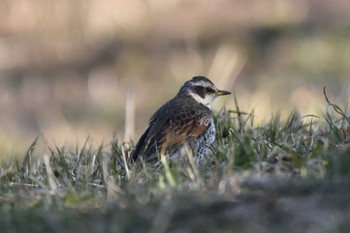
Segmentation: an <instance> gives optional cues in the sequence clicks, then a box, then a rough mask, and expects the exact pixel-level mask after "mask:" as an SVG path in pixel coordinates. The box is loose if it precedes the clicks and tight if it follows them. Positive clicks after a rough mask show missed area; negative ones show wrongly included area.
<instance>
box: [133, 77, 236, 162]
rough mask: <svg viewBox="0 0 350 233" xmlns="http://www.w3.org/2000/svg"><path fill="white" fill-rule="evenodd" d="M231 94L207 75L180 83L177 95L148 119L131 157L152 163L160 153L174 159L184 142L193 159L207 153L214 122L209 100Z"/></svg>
mask: <svg viewBox="0 0 350 233" xmlns="http://www.w3.org/2000/svg"><path fill="white" fill-rule="evenodd" d="M228 94H231V93H230V92H228V91H223V90H219V89H218V88H217V87H216V86H215V85H214V84H213V83H212V82H211V81H210V80H209V79H208V78H206V77H203V76H196V77H193V78H192V79H191V80H189V81H187V82H185V83H184V85H183V86H182V87H181V88H180V91H179V92H178V94H177V95H176V96H175V97H174V98H173V99H171V100H169V101H168V102H167V103H165V104H164V105H163V106H162V107H161V108H160V109H158V110H157V111H156V112H155V113H154V114H153V116H152V117H151V119H150V120H149V126H148V128H147V129H146V131H145V132H144V133H143V135H142V136H141V138H140V139H139V141H138V143H137V144H136V147H135V150H134V151H133V152H132V154H131V158H132V159H133V161H134V162H135V161H136V160H137V159H138V158H140V157H141V158H142V159H143V160H144V161H146V162H151V163H156V162H158V161H159V160H160V156H161V153H163V152H165V155H166V156H167V157H169V158H171V159H174V158H177V157H178V156H179V155H180V154H181V153H182V152H181V149H182V148H184V145H186V144H187V145H188V146H189V148H191V149H192V150H193V152H194V155H196V156H197V162H198V161H200V160H202V159H203V158H204V157H206V155H207V154H208V153H209V152H210V149H209V147H210V145H211V144H212V143H213V142H214V141H215V125H214V119H213V113H212V110H211V102H212V101H213V100H214V99H215V97H217V96H221V95H228Z"/></svg>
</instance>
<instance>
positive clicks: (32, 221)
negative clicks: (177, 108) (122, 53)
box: [0, 104, 350, 233]
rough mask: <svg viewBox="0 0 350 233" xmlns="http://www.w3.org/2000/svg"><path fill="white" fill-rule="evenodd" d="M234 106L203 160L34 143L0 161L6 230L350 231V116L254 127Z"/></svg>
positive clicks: (0, 205)
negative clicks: (135, 158) (142, 157)
mask: <svg viewBox="0 0 350 233" xmlns="http://www.w3.org/2000/svg"><path fill="white" fill-rule="evenodd" d="M236 106H237V107H236V109H234V110H227V109H223V110H222V111H220V112H219V113H218V114H217V115H216V117H215V123H216V127H217V141H216V142H215V144H213V145H212V148H211V149H212V151H213V155H212V156H210V157H209V158H208V159H207V161H206V162H205V163H203V164H201V165H200V166H196V165H195V162H194V160H195V158H194V155H192V153H191V151H188V153H187V155H184V156H183V157H181V158H180V159H179V160H178V161H175V162H174V161H166V160H163V161H162V163H161V164H160V165H159V166H157V167H153V166H150V165H149V164H144V163H140V164H139V165H140V166H138V169H136V168H135V167H133V166H131V163H130V160H129V154H130V151H131V150H132V148H133V146H134V143H133V142H120V141H118V140H117V139H114V140H112V142H111V143H108V144H103V145H99V146H96V145H94V142H93V140H92V139H91V138H88V139H87V140H86V143H85V144H84V145H83V146H82V147H78V146H77V147H76V148H69V147H67V146H63V147H58V146H50V145H48V143H45V140H44V139H43V138H37V139H35V140H34V141H33V144H32V145H31V146H30V147H29V149H28V152H27V153H26V154H25V155H24V157H23V161H18V160H15V159H14V160H10V161H3V164H2V165H1V170H0V232H3V233H10V232H11V233H12V232H94V233H98V232H348V230H349V229H350V221H349V220H350V205H349V204H348V203H350V196H349V192H350V179H349V174H350V157H349V154H350V148H349V147H348V146H347V143H348V139H349V135H350V133H349V131H350V130H349V126H348V125H349V122H348V119H347V118H346V117H344V116H343V115H337V113H336V112H332V110H333V109H329V111H327V112H326V113H324V114H323V116H322V117H317V116H313V115H312V116H311V115H310V116H300V115H299V114H298V113H292V114H290V116H289V118H287V119H285V120H283V119H281V118H280V117H279V116H278V115H274V116H272V117H271V119H270V120H269V121H268V122H267V123H264V124H260V125H256V124H255V123H254V112H251V113H244V112H242V111H241V110H240V109H239V107H238V104H236ZM331 106H332V105H331ZM333 107H334V106H333ZM337 107H338V106H337ZM338 108H339V107H338ZM334 109H335V108H334ZM339 109H340V108H339ZM333 114H334V115H333ZM39 143H44V145H46V146H44V147H43V148H42V149H40V150H39V151H38V148H37V147H38V145H39Z"/></svg>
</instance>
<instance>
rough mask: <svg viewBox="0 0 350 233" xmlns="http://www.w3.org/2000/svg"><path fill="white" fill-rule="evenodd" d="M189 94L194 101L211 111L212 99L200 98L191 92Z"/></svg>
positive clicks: (207, 97) (208, 97) (209, 97)
mask: <svg viewBox="0 0 350 233" xmlns="http://www.w3.org/2000/svg"><path fill="white" fill-rule="evenodd" d="M189 94H190V96H192V98H193V99H194V100H195V101H197V102H198V103H200V104H203V105H204V106H206V107H208V108H209V109H211V102H212V101H213V99H214V97H211V96H208V95H206V96H205V97H204V98H202V97H200V96H199V95H197V94H195V93H193V92H189Z"/></svg>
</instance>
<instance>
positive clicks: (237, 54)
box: [0, 0, 350, 157]
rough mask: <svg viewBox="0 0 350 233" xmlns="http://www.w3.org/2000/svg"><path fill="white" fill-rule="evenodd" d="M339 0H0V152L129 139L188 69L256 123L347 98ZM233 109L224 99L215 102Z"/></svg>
mask: <svg viewBox="0 0 350 233" xmlns="http://www.w3.org/2000/svg"><path fill="white" fill-rule="evenodd" d="M349 12H350V1H348V0H333V1H327V0H298V1H289V0H271V1H246V0H235V1H231V0H227V1H225V0H220V1H210V0H168V1H162V0H133V1H126V0H118V1H115V0H101V1H92V0H90V1H89V0H87V1H82V0H46V1H41V0H32V1H26V0H2V1H0V111H1V115H0V157H2V156H7V155H12V154H16V153H23V151H25V149H26V148H28V147H29V144H30V143H31V142H32V141H33V140H34V138H35V136H37V135H43V136H44V137H45V138H46V139H47V140H48V141H49V142H53V143H54V144H56V145H58V146H61V145H63V144H71V145H77V143H78V144H79V145H82V143H83V142H84V141H85V140H86V138H87V137H88V136H91V137H92V138H93V140H94V141H95V142H96V143H97V144H99V143H101V142H102V141H104V142H109V141H110V140H111V139H112V137H113V135H115V136H116V137H118V138H120V140H121V141H123V140H129V139H130V138H131V139H133V140H137V139H138V136H139V135H140V133H142V131H143V130H144V129H145V128H146V125H147V121H148V119H149V117H150V116H151V114H152V113H153V112H154V111H155V110H156V109H157V108H158V107H159V106H160V105H161V104H163V103H164V102H165V101H167V100H168V99H169V98H171V97H173V96H174V95H175V94H176V93H177V91H178V89H179V88H180V86H181V85H182V84H183V83H184V82H185V81H186V80H188V79H190V78H191V77H192V76H195V75H205V76H208V77H209V78H210V79H211V80H212V81H213V82H214V83H215V84H216V85H217V86H218V87H219V88H221V89H226V90H230V91H233V92H235V94H236V96H237V98H238V102H239V105H240V108H241V110H242V111H246V112H251V111H252V110H254V112H255V119H256V122H257V123H259V122H266V121H268V120H269V119H270V117H271V116H272V114H276V112H280V113H281V114H282V115H283V114H284V113H286V114H288V113H290V112H292V111H293V110H298V111H300V113H301V114H310V113H313V114H317V115H319V116H321V112H322V111H323V110H324V109H325V108H326V106H327V105H326V102H325V100H324V97H323V94H322V88H323V86H326V87H327V93H328V95H329V97H330V98H331V99H332V100H333V101H337V104H339V105H340V106H346V104H347V103H348V102H349V87H350V78H349V74H350V65H349V64H348V63H349V61H350V38H349V36H350V14H349ZM224 105H225V106H226V107H227V108H231V109H232V108H234V102H233V97H232V96H230V97H222V98H220V99H217V101H216V102H215V106H214V109H215V110H216V111H219V110H220V109H221V108H222V107H223V106H224Z"/></svg>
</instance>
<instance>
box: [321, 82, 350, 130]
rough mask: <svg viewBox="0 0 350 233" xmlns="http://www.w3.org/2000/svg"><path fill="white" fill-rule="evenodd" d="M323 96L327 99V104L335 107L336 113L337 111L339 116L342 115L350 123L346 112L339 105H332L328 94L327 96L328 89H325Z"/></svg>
mask: <svg viewBox="0 0 350 233" xmlns="http://www.w3.org/2000/svg"><path fill="white" fill-rule="evenodd" d="M323 94H324V97H325V99H326V101H327V103H328V104H329V105H330V106H332V107H333V109H334V111H335V112H336V113H338V114H339V115H341V116H342V117H344V118H345V119H346V120H347V121H348V123H350V119H349V118H348V117H347V116H346V114H345V113H344V111H343V110H342V109H341V108H340V107H339V106H338V105H336V104H334V103H332V102H331V101H329V99H328V96H327V94H326V87H323Z"/></svg>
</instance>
